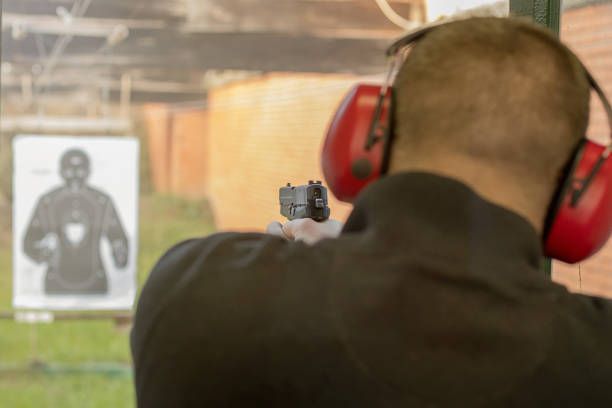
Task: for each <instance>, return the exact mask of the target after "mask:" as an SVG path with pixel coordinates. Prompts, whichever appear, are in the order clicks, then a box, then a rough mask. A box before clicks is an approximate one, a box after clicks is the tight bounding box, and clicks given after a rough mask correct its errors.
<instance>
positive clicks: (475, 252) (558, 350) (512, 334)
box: [132, 18, 612, 407]
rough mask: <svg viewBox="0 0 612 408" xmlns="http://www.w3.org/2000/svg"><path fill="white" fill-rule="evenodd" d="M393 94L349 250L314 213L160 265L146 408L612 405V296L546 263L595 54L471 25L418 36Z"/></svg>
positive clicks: (141, 338) (148, 316) (142, 368)
mask: <svg viewBox="0 0 612 408" xmlns="http://www.w3.org/2000/svg"><path fill="white" fill-rule="evenodd" d="M394 86H395V89H396V95H397V104H396V107H395V109H396V112H395V113H396V127H395V132H394V133H395V141H394V146H393V151H392V157H391V167H390V174H389V175H388V176H387V177H385V178H383V179H381V180H379V181H377V182H375V183H373V184H372V185H371V186H369V187H368V188H367V189H366V190H365V191H363V192H362V193H361V194H360V196H359V197H358V198H357V200H356V203H355V208H354V211H353V212H352V213H351V215H350V217H349V219H348V221H347V223H346V225H345V226H344V228H343V229H342V232H341V234H340V235H339V236H338V237H337V238H334V237H335V236H336V235H337V233H336V231H335V226H336V225H337V224H333V223H323V224H316V223H314V222H313V221H310V220H298V221H294V222H290V223H288V224H286V225H285V226H280V225H279V224H271V226H270V227H269V232H271V233H275V234H279V235H282V236H281V237H277V236H274V235H273V234H268V235H261V234H235V233H225V234H217V235H213V236H211V237H208V238H204V239H197V240H191V241H187V242H184V243H182V244H180V245H178V246H176V247H174V248H173V249H171V250H170V251H169V252H168V253H167V254H166V255H165V256H164V257H163V258H162V259H161V260H160V261H159V264H158V265H157V266H156V267H155V269H154V270H153V272H152V274H151V277H150V278H149V281H148V283H147V284H146V286H145V288H144V290H143V293H142V295H141V298H140V303H139V306H138V311H137V314H136V321H135V326H134V330H133V332H132V350H133V355H134V362H135V370H136V376H135V382H136V391H137V396H138V403H139V406H141V407H155V406H160V407H161V406H176V407H179V406H180V407H194V406H206V407H221V406H223V407H244V406H257V407H383V406H384V407H438V406H439V407H447V406H465V407H480V406H492V407H499V406H520V407H525V406H537V407H542V406H546V407H547V406H555V407H557V406H589V407H592V406H610V404H611V403H612V387H611V386H610V381H611V379H612V357H611V354H612V353H611V349H610V344H609V343H610V340H612V308H611V307H610V304H608V303H606V302H605V301H604V300H602V299H599V298H592V297H587V296H582V295H572V294H569V293H568V292H567V290H566V289H565V288H564V287H562V286H560V285H557V284H555V283H553V282H551V281H550V280H549V279H547V278H546V277H545V276H543V274H542V273H541V272H540V270H539V263H540V259H541V255H542V248H541V238H542V231H543V227H544V220H545V217H546V213H547V209H548V206H549V204H550V202H551V200H552V197H553V194H554V191H555V189H556V185H557V183H558V181H559V178H560V175H561V172H562V169H563V167H564V166H565V164H566V163H567V161H568V159H569V158H570V156H571V154H572V153H573V151H574V149H575V148H576V145H577V144H578V142H579V141H580V139H581V138H582V137H583V136H584V132H585V129H586V125H587V120H588V103H589V85H588V83H587V80H586V77H585V74H584V72H583V71H582V68H581V66H580V64H579V62H578V61H577V60H576V59H575V57H573V56H572V55H571V53H569V51H568V50H567V49H566V48H565V47H564V46H562V45H561V44H560V43H559V42H557V40H556V39H554V37H552V36H551V35H550V34H548V33H546V32H544V31H542V30H540V29H538V28H536V27H533V26H532V25H529V24H527V23H522V22H517V21H512V20H507V19H494V18H486V19H471V20H465V21H459V22H455V23H453V24H450V25H447V26H444V27H440V28H438V29H436V30H434V31H433V32H431V33H430V34H428V35H427V36H426V37H425V38H424V39H422V40H421V41H419V42H418V43H417V44H416V46H415V47H414V49H413V51H412V52H411V54H410V56H409V58H408V59H407V61H406V63H405V64H404V65H403V67H402V69H401V72H400V73H399V76H398V78H397V80H396V81H395V85H394ZM326 237H327V238H329V237H332V238H334V239H322V240H321V238H326Z"/></svg>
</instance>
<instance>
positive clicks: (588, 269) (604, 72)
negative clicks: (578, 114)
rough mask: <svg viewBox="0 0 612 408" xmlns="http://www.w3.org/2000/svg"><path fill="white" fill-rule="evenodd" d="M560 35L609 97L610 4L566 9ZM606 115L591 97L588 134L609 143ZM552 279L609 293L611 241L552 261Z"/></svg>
mask: <svg viewBox="0 0 612 408" xmlns="http://www.w3.org/2000/svg"><path fill="white" fill-rule="evenodd" d="M561 25H562V28H561V38H562V40H563V41H564V42H565V43H566V44H568V45H569V46H570V48H572V50H573V51H574V52H575V53H576V54H577V55H578V56H579V57H580V59H581V60H582V62H583V63H584V64H585V65H586V66H587V68H588V69H589V71H591V73H592V74H593V75H594V76H595V78H596V79H597V81H598V83H599V84H600V85H601V86H602V87H603V88H604V91H605V92H606V94H607V95H608V96H609V97H611V98H612V4H609V3H608V4H599V5H593V6H587V7H582V8H577V9H571V10H567V11H566V12H564V13H563V16H562V19H561ZM609 132H610V130H609V127H608V123H607V118H606V116H605V113H604V111H603V109H602V107H601V105H600V102H599V100H598V99H597V98H596V97H595V96H594V95H593V97H592V98H591V119H590V124H589V130H588V135H589V137H590V138H592V139H593V140H597V141H599V142H601V143H606V144H607V143H610V140H609V137H610V135H609ZM553 279H554V280H555V281H557V282H560V283H563V284H564V285H566V286H567V287H568V288H569V289H570V290H573V291H576V292H583V293H588V294H597V295H602V296H606V297H612V242H609V243H608V245H607V246H606V247H605V248H604V249H602V251H601V252H599V253H598V254H597V255H596V256H594V257H592V258H590V259H589V260H587V261H586V262H584V263H582V264H580V265H566V264H563V263H561V262H555V263H554V265H553Z"/></svg>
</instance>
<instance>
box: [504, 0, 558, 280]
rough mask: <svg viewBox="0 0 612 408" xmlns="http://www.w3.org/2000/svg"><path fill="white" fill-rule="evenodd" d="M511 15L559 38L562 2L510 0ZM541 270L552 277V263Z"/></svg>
mask: <svg viewBox="0 0 612 408" xmlns="http://www.w3.org/2000/svg"><path fill="white" fill-rule="evenodd" d="M510 15H512V16H514V17H527V18H531V20H532V21H533V22H534V23H536V24H541V25H543V26H545V27H548V28H549V29H551V30H552V31H553V32H554V33H555V34H556V35H557V37H558V36H559V28H560V24H561V0H510ZM541 269H542V272H543V273H544V274H546V276H548V277H549V278H550V277H551V275H552V261H551V259H550V258H544V259H543V260H542V262H541Z"/></svg>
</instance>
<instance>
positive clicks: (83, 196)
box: [13, 136, 138, 309]
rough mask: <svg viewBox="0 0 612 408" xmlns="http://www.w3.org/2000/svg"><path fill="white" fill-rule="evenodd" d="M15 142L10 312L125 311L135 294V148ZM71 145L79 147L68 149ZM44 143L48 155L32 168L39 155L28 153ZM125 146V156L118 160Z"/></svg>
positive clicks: (128, 143)
mask: <svg viewBox="0 0 612 408" xmlns="http://www.w3.org/2000/svg"><path fill="white" fill-rule="evenodd" d="M21 138H22V139H23V140H20V141H18V143H21V145H20V147H19V149H17V148H16V150H15V167H16V176H15V177H16V178H15V184H16V185H18V186H17V187H18V188H16V194H15V199H16V202H15V203H16V206H15V214H16V218H15V220H16V221H15V222H14V227H15V229H14V231H15V230H16V232H15V234H16V235H15V240H16V241H14V242H15V247H16V253H15V255H16V259H17V263H16V266H15V272H14V273H15V285H14V290H15V293H14V297H13V302H14V305H15V306H16V307H49V308H55V306H57V307H58V308H60V309H66V308H68V309H95V308H99V309H104V308H125V307H126V306H127V307H131V305H132V302H133V297H134V295H135V291H136V282H135V272H136V270H135V268H136V266H135V259H134V258H135V253H136V242H135V235H136V229H137V225H136V222H137V218H136V217H137V196H138V193H137V189H138V180H137V169H138V164H137V157H138V148H137V147H138V144H137V141H135V140H133V139H129V138H127V139H129V140H117V139H116V138H62V137H49V138H46V137H39V136H31V137H30V136H26V137H21ZM51 139H55V140H57V144H55V145H53V144H52V142H53V140H51ZM73 139H74V140H78V141H79V142H80V143H75V145H71V143H69V141H70V140H73ZM84 139H87V141H84ZM89 139H91V141H89ZM113 139H114V140H113ZM42 144H48V146H50V147H51V146H52V147H53V149H49V150H52V151H51V152H50V153H48V155H47V156H44V159H42V160H40V161H41V162H44V163H42V164H38V163H36V158H41V157H43V156H42V155H43V154H45V153H44V150H45V149H44V148H43V147H42V146H41V147H40V149H37V150H38V151H33V148H37V147H38V146H39V145H42ZM16 145H17V144H16ZM79 145H81V146H79ZM82 145H87V148H84V147H82ZM115 146H117V148H115ZM123 147H126V148H128V150H129V152H128V153H125V152H124V153H122V154H119V153H118V152H119V151H120V149H121V148H123ZM126 152H127V150H126ZM115 156H116V157H115ZM117 199H119V201H117ZM24 204H25V205H24ZM126 221H127V223H126ZM113 297H117V298H119V300H118V302H119V303H113ZM16 299H17V300H16ZM92 300H93V302H94V303H91V301H92ZM115 300H117V299H115ZM118 304H120V305H121V307H120V306H118Z"/></svg>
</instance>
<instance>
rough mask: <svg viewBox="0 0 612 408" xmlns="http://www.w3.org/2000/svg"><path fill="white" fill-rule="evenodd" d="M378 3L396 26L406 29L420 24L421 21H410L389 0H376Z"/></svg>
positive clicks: (411, 28)
mask: <svg viewBox="0 0 612 408" xmlns="http://www.w3.org/2000/svg"><path fill="white" fill-rule="evenodd" d="M374 1H375V2H376V4H377V5H378V8H379V9H380V11H382V13H383V14H384V16H385V17H387V19H388V20H389V21H391V22H392V23H393V24H395V25H396V26H398V27H400V28H403V29H404V30H406V31H408V30H413V29H414V28H416V27H418V26H419V23H415V22H414V21H410V20H407V19H405V18H404V17H402V16H400V15H399V14H398V13H397V12H396V11H395V10H393V8H392V7H391V6H390V5H389V2H388V1H387V0H374Z"/></svg>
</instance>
